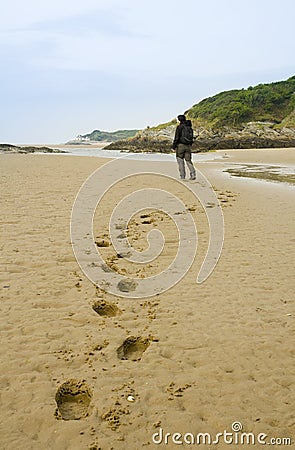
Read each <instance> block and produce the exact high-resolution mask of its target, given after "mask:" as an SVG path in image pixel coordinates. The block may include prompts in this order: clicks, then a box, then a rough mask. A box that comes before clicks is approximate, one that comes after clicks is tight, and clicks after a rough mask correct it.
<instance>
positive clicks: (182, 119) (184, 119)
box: [177, 114, 186, 123]
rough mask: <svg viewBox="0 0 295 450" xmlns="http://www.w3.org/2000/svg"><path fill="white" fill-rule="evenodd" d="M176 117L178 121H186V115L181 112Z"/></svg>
mask: <svg viewBox="0 0 295 450" xmlns="http://www.w3.org/2000/svg"><path fill="white" fill-rule="evenodd" d="M177 119H178V120H179V122H181V123H183V122H185V121H186V117H185V116H184V115H183V114H180V115H179V116H177Z"/></svg>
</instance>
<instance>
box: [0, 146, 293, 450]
mask: <svg viewBox="0 0 295 450" xmlns="http://www.w3.org/2000/svg"><path fill="white" fill-rule="evenodd" d="M219 153H220V160H219V161H218V160H217V161H211V162H204V163H196V167H197V168H198V169H199V170H200V171H201V172H202V173H203V174H204V175H205V176H206V177H207V179H208V180H209V181H210V183H211V185H212V186H213V188H214V191H215V193H216V195H217V197H218V199H219V201H220V204H221V207H222V211H223V216H224V223H225V228H224V231H225V239H224V245H223V250H222V253H221V257H220V259H219V261H218V263H217V266H216V267H215V269H214V271H213V272H212V274H211V275H210V277H209V278H208V279H207V280H206V281H205V282H204V283H202V284H197V283H196V276H197V274H198V271H199V269H200V267H201V264H202V261H203V260H204V257H205V254H206V249H207V246H208V223H207V220H206V214H205V211H204V208H203V207H202V205H200V204H199V203H198V202H197V201H196V199H195V198H194V197H193V195H192V194H191V192H190V191H189V190H188V189H187V187H186V186H189V183H187V184H186V183H182V184H181V183H178V182H177V183H176V182H175V183H173V182H171V181H169V180H168V179H162V181H159V180H158V179H156V178H155V177H154V176H153V175H152V174H151V175H144V176H143V177H142V179H140V177H131V178H128V179H127V180H125V181H124V182H123V183H122V184H121V185H118V186H114V189H113V191H112V192H111V193H110V194H109V196H106V198H104V199H102V203H101V205H99V207H98V208H97V212H96V214H95V217H94V237H95V240H96V242H97V244H98V249H99V250H100V251H101V254H102V255H103V256H104V258H105V260H106V262H107V264H108V265H109V266H110V267H111V268H113V269H114V270H117V271H119V273H121V274H125V275H128V277H130V278H136V277H139V278H142V279H143V278H145V277H147V276H151V275H153V274H154V273H157V272H159V271H161V270H163V268H164V267H165V266H167V265H169V264H170V262H171V261H172V260H173V257H174V256H173V255H174V253H175V252H176V251H177V246H178V234H177V230H176V229H175V225H174V224H173V221H172V220H171V219H169V217H167V216H165V214H163V213H160V212H156V211H151V210H149V209H147V211H146V212H145V214H144V213H143V212H142V211H141V212H140V213H138V214H137V215H136V216H135V218H134V220H133V221H132V222H131V223H130V226H129V229H128V232H129V238H130V242H131V243H132V244H133V245H134V247H135V248H137V249H138V250H139V251H142V250H144V249H145V248H146V235H147V232H148V231H150V230H151V229H152V228H153V227H157V228H159V229H160V230H161V231H162V233H163V235H164V236H165V240H166V245H165V248H164V250H163V253H162V254H161V256H160V257H159V260H156V261H155V262H153V263H151V264H149V265H147V267H145V266H142V265H136V264H133V263H131V262H128V261H126V260H125V258H124V257H123V258H122V257H120V256H118V255H117V254H116V252H114V250H113V248H112V245H111V242H110V239H109V236H108V221H109V218H110V216H111V214H112V211H113V209H114V206H115V205H116V204H118V203H119V201H120V199H121V198H122V197H124V196H127V195H129V194H130V193H132V192H133V191H135V190H137V189H140V188H141V187H143V188H145V189H147V188H148V187H157V188H159V189H165V190H167V191H171V192H173V193H174V195H175V196H177V197H181V198H182V199H183V202H184V204H185V206H186V209H187V212H191V213H192V217H193V219H194V220H195V222H196V224H197V228H198V236H199V245H198V251H197V256H196V258H195V260H194V261H193V263H192V266H191V268H190V269H189V271H188V272H187V274H186V275H185V276H184V278H183V279H182V280H181V281H179V282H178V283H177V284H176V285H175V286H174V287H172V288H171V289H169V290H167V291H166V292H164V293H161V294H160V295H155V296H150V297H147V298H136V299H132V298H125V297H124V296H122V297H120V296H116V295H113V294H110V293H109V292H108V291H107V289H105V290H102V289H100V288H97V287H96V286H95V285H94V284H93V283H92V282H91V281H90V280H89V279H88V278H87V277H86V276H85V274H84V273H83V272H82V270H81V269H80V267H79V264H78V263H77V261H76V258H75V255H74V253H73V249H72V244H71V236H70V220H71V212H72V207H73V204H74V201H75V198H76V195H77V193H78V191H79V189H80V187H81V186H82V184H83V183H84V182H85V180H86V179H87V177H89V176H90V175H91V174H92V173H93V172H94V171H95V170H96V169H97V168H99V167H102V166H103V165H104V164H106V162H107V160H106V159H100V158H88V157H78V156H63V155H54V156H52V155H31V154H27V155H18V154H16V155H5V154H2V155H0V175H1V211H2V216H1V237H0V248H1V275H0V277H1V279H0V281H1V283H0V288H1V317H0V321H1V331H2V333H1V353H2V355H1V362H0V364H1V366H0V382H1V425H0V436H1V437H0V447H1V448H2V449H5V450H18V449H22V450H31V449H32V450H40V449H46V450H47V449H48V450H51V449H52V450H83V449H87V450H98V449H103V450H110V449H114V450H117V449H118V450H121V449H125V450H127V449H128V450H129V449H130V450H140V449H144V448H147V449H154V448H161V447H163V448H167V449H169V450H170V449H174V448H177V445H179V444H180V442H182V447H184V448H189V449H191V448H202V449H225V448H227V449H228V448H233V449H240V448H247V447H249V448H253V449H259V448H261V445H262V443H259V442H258V438H257V437H258V436H259V435H260V434H261V436H262V434H265V435H266V437H265V438H264V439H265V443H266V444H269V443H271V439H277V440H276V443H275V444H273V445H272V447H273V448H276V449H277V448H285V447H290V445H286V443H285V444H284V445H283V444H282V443H281V445H280V444H279V442H282V441H279V439H281V440H282V439H283V438H289V439H291V442H292V444H293V445H294V442H295V412H294V380H295V368H294V356H295V351H294V343H295V342H294V331H295V322H294V320H295V308H294V291H295V283H294V263H295V257H294V244H295V236H294V223H295V201H294V199H295V191H294V186H290V185H288V184H285V183H275V182H265V181H257V180H249V179H244V178H235V177H231V176H229V175H228V174H225V173H223V170H224V169H225V168H226V167H228V166H229V165H230V164H232V163H239V162H242V163H258V164H269V165H273V164H281V165H283V166H286V165H287V166H288V165H289V166H290V165H295V149H274V150H270V149H268V150H233V151H220V152H219ZM224 155H226V157H224ZM130 164H132V165H133V166H134V170H138V173H140V172H141V171H144V161H133V162H132V163H130ZM149 164H152V163H151V162H150V163H149ZM159 164H162V165H163V164H167V165H169V170H171V173H174V174H175V178H178V173H177V167H176V163H172V162H167V163H164V162H163V163H162V162H160V163H159V162H154V167H155V171H157V168H158V167H159ZM102 174H103V171H102ZM117 176H120V173H119V174H118V173H117ZM148 206H149V205H148V204H147V205H143V207H146V208H148ZM206 207H207V208H210V205H209V204H207V206H206ZM205 209H206V208H205ZM174 213H175V214H180V212H179V211H178V210H175V212H174ZM238 422H239V423H240V424H241V426H242V431H243V432H245V433H252V435H251V436H252V437H251V436H250V437H249V439H250V438H251V439H253V438H254V440H255V442H254V443H253V445H246V444H241V443H240V441H239V440H238V439H240V436H241V433H242V431H241V430H240V429H239V425H237V423H238ZM233 424H235V425H233ZM232 426H233V427H234V429H235V430H236V432H234V431H233V429H232ZM224 431H227V432H228V433H233V439H236V443H234V442H233V443H231V444H230V443H226V442H224V441H223V440H222V439H223V438H222V436H221V434H223V433H224ZM167 433H168V434H167ZM169 433H170V435H169ZM174 433H179V435H177V436H176V435H174V436H172V435H173V434H174ZM199 433H208V434H210V436H211V437H212V439H211V443H210V442H209V441H207V442H206V443H205V444H202V440H201V443H200V444H196V443H195V444H193V443H192V441H193V439H195V437H196V436H197V435H198V434H199ZM218 433H220V437H219V442H217V441H216V435H218ZM165 435H166V437H165ZM153 436H154V437H153ZM200 439H202V436H201V437H200ZM207 439H209V438H208V436H207ZM228 439H230V437H228ZM261 439H262V437H261ZM177 440H178V443H177ZM174 441H175V442H174ZM214 442H215V443H214ZM272 442H275V441H272Z"/></svg>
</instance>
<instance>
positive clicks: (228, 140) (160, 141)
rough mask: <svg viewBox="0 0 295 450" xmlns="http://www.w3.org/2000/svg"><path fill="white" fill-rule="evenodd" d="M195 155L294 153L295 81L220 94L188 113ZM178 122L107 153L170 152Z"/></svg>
mask: <svg viewBox="0 0 295 450" xmlns="http://www.w3.org/2000/svg"><path fill="white" fill-rule="evenodd" d="M185 114H186V116H187V118H189V119H190V120H191V121H192V124H193V129H194V137H195V140H194V143H193V151H206V150H212V149H229V148H263V147H295V76H293V77H291V78H289V79H288V80H286V81H279V82H275V83H269V84H259V85H258V86H255V87H252V86H250V87H249V88H248V89H239V90H237V89H236V90H231V91H226V92H221V93H219V94H217V95H214V96H213V97H209V98H206V99H204V100H202V101H201V102H199V103H198V104H196V105H194V106H192V108H190V109H189V110H188V111H186V112H185ZM175 128H176V120H174V121H170V122H168V123H164V124H161V125H158V126H156V127H152V128H149V127H148V128H146V129H145V130H142V131H139V132H138V133H136V134H135V136H134V137H132V138H129V139H127V140H122V141H118V142H116V143H113V144H111V145H109V146H107V147H105V148H107V149H121V150H127V151H152V152H153V151H160V152H165V153H166V152H170V151H171V144H172V140H173V137H174V132H175Z"/></svg>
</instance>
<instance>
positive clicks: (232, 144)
mask: <svg viewBox="0 0 295 450" xmlns="http://www.w3.org/2000/svg"><path fill="white" fill-rule="evenodd" d="M175 128H176V124H172V125H171V124H168V125H167V127H158V128H157V127H156V128H146V129H145V130H142V131H140V132H138V133H137V134H136V135H135V137H134V138H131V139H126V140H123V141H118V142H114V143H112V144H110V145H108V146H106V147H105V149H110V150H112V149H116V150H122V151H127V152H161V153H170V152H171V151H172V149H171V145H172V142H173V138H174V133H175ZM193 128H194V143H193V146H192V150H193V152H200V151H208V150H217V149H221V150H222V149H230V148H279V147H295V128H289V127H284V126H283V127H280V126H278V125H277V124H275V123H272V122H248V123H246V124H244V125H243V126H242V127H240V128H230V127H223V128H220V129H218V130H213V129H211V128H206V127H205V126H198V125H194V127H193Z"/></svg>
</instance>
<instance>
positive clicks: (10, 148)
mask: <svg viewBox="0 0 295 450" xmlns="http://www.w3.org/2000/svg"><path fill="white" fill-rule="evenodd" d="M36 152H38V153H67V152H66V151H64V150H59V149H57V148H49V147H34V146H23V147H19V146H17V145H12V144H0V153H36Z"/></svg>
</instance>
